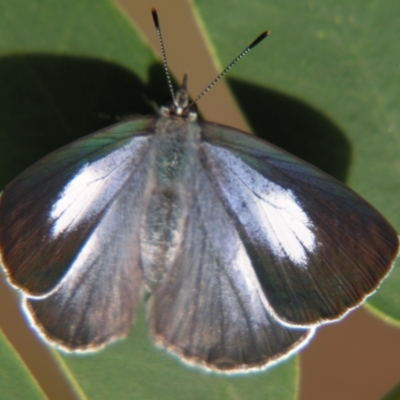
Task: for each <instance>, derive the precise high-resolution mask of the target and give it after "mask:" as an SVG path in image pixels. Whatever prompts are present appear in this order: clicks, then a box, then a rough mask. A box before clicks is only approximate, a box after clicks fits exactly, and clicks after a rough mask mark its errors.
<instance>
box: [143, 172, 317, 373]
mask: <svg viewBox="0 0 400 400" xmlns="http://www.w3.org/2000/svg"><path fill="white" fill-rule="evenodd" d="M194 168H195V170H196V173H195V175H193V177H192V180H191V184H190V186H188V187H187V188H186V191H187V193H186V194H187V198H188V202H187V203H188V204H189V205H190V207H189V209H188V212H187V213H186V218H185V223H184V225H183V227H182V230H183V232H182V237H183V240H182V241H181V244H180V247H179V249H178V250H177V251H176V257H175V259H174V262H173V263H172V265H171V267H170V268H169V270H168V272H167V273H166V275H165V277H164V279H163V281H162V282H161V283H160V285H159V286H158V287H157V288H156V289H155V290H154V293H153V294H152V296H151V300H150V303H149V318H150V324H151V329H152V333H153V335H154V337H155V340H156V341H157V342H158V343H160V344H162V345H164V346H165V347H167V348H168V349H170V350H172V351H173V352H175V353H177V354H179V355H180V356H181V357H182V358H183V359H184V360H185V361H187V362H190V363H197V364H201V365H203V366H205V367H207V368H211V369H216V370H223V371H240V370H246V369H251V368H258V367H262V366H265V365H267V364H268V363H270V362H271V361H274V360H276V359H278V358H279V357H281V356H282V355H283V354H286V353H288V352H289V351H290V350H291V349H294V348H296V347H298V346H299V345H300V344H301V343H302V342H304V341H305V340H306V339H307V337H308V336H309V335H310V334H311V331H309V330H306V329H296V328H289V327H287V326H284V325H282V324H281V323H280V322H279V321H277V320H276V319H275V318H274V317H273V316H272V315H271V312H270V306H269V304H268V301H267V300H266V297H265V295H264V293H263V291H262V288H261V286H260V285H259V282H258V279H257V276H256V274H255V271H254V269H253V266H252V260H251V259H250V258H249V255H248V253H247V252H246V247H245V244H244V243H243V242H242V238H241V237H240V236H239V234H238V230H237V227H236V226H235V223H234V221H233V220H232V219H231V217H230V216H229V214H228V213H227V210H226V209H225V207H224V204H223V203H222V201H221V198H220V197H219V196H218V193H217V191H216V190H215V187H214V186H213V182H212V181H211V180H210V179H209V177H208V175H207V174H206V173H204V171H203V170H202V166H201V164H199V165H198V166H194Z"/></svg>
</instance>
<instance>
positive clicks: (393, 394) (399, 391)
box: [381, 383, 400, 400]
mask: <svg viewBox="0 0 400 400" xmlns="http://www.w3.org/2000/svg"><path fill="white" fill-rule="evenodd" d="M399 399H400V383H398V384H397V385H396V386H395V387H394V388H393V389H392V390H391V391H390V392H389V393H387V394H386V395H385V396H383V397H382V399H381V400H399Z"/></svg>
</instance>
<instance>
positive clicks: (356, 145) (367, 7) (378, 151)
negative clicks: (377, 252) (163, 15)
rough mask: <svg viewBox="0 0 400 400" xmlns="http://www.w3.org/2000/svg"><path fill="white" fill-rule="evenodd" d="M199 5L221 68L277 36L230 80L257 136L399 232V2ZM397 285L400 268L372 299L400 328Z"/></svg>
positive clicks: (201, 0)
mask: <svg viewBox="0 0 400 400" xmlns="http://www.w3.org/2000/svg"><path fill="white" fill-rule="evenodd" d="M193 4H194V6H195V7H196V9H197V13H198V16H199V19H200V21H201V26H203V27H205V33H206V35H207V36H208V37H209V42H210V43H212V45H213V46H214V48H215V53H216V54H217V55H218V58H219V60H220V64H221V65H226V64H227V63H228V62H229V61H230V60H231V59H232V58H233V57H234V56H235V55H236V54H237V53H238V51H239V50H240V49H241V48H242V47H243V48H244V47H245V46H246V44H248V43H249V42H250V41H251V39H252V38H255V37H256V36H257V35H258V34H259V33H261V31H262V30H265V29H270V30H271V31H272V33H271V35H270V36H269V37H268V38H267V40H266V41H265V42H263V43H261V44H260V45H259V46H258V47H256V48H255V49H254V50H252V51H251V53H250V55H249V56H247V59H246V60H244V61H242V62H240V63H239V64H238V65H237V66H236V67H235V68H234V69H233V70H232V72H230V73H229V76H228V81H229V84H230V86H231V89H232V91H233V93H234V94H235V96H236V98H237V101H238V103H239V105H240V106H241V107H242V109H243V111H244V113H245V115H246V116H247V119H248V122H249V124H250V125H251V126H252V128H253V130H254V133H256V134H257V135H259V136H261V137H263V138H265V139H267V140H269V141H271V142H273V143H275V144H277V145H278V146H280V147H282V148H284V149H286V150H288V151H290V152H291V153H294V154H296V155H298V156H299V157H301V158H303V159H305V160H307V161H309V162H311V163H313V164H314V165H317V166H318V167H320V168H321V169H323V170H325V171H326V172H328V173H330V174H331V175H333V176H335V177H337V178H338V179H341V180H343V181H345V182H346V183H347V184H349V186H350V187H352V188H354V189H355V190H356V191H357V192H358V193H359V194H361V195H362V196H363V197H364V198H365V199H367V200H368V201H369V202H371V203H372V204H373V205H374V206H376V207H377V209H378V210H380V211H381V212H382V213H383V214H384V215H385V216H386V217H387V218H388V220H389V221H391V223H392V224H393V225H394V226H395V227H396V228H397V229H400V202H399V198H400V185H399V176H400V162H399V160H400V143H399V142H400V135H399V133H400V132H399V131H400V109H399V107H398V104H400V93H399V91H398V82H399V79H400V53H399V51H398V44H397V36H398V23H397V22H398V21H397V19H398V18H397V16H398V15H399V12H400V3H398V2H390V1H381V2H376V1H365V0H351V1H347V0H330V1H324V2H318V1H307V2H299V1H293V0H283V1H282V0H279V1H278V0H270V1H257V2H252V3H251V6H250V5H249V3H248V2H245V1H235V2H232V1H229V0H219V1H213V2H210V1H206V0H193ZM227 15H229V17H227ZM239 43H241V44H239ZM238 46H239V47H240V48H239V49H238ZM399 284H400V268H398V267H397V268H394V269H393V271H392V273H391V275H390V276H389V277H388V278H387V279H386V280H385V281H384V283H383V284H382V285H381V287H380V289H379V290H378V292H377V293H376V294H375V295H374V296H373V297H371V298H370V299H369V300H368V305H369V308H370V309H371V308H373V309H374V310H375V313H377V314H380V315H384V316H385V318H386V319H387V320H391V321H397V323H399V321H400V291H399V290H398V287H399Z"/></svg>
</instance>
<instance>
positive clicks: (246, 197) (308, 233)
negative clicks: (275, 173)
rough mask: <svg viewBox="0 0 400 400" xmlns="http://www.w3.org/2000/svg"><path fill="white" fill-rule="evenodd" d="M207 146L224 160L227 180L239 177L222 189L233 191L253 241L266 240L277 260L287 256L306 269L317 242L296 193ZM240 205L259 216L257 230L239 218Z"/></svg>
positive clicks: (226, 152)
mask: <svg viewBox="0 0 400 400" xmlns="http://www.w3.org/2000/svg"><path fill="white" fill-rule="evenodd" d="M207 147H208V149H209V150H210V151H211V153H213V154H214V155H215V156H217V157H218V158H219V159H220V160H221V162H222V163H223V165H224V167H225V168H224V169H225V173H227V174H228V177H230V176H232V173H233V174H234V175H235V177H236V179H235V181H236V182H234V181H233V180H230V184H231V185H232V187H230V188H222V190H223V191H225V189H227V192H228V193H229V194H231V193H233V192H234V194H235V195H234V196H232V195H228V196H227V201H228V202H229V203H230V204H231V205H232V207H233V209H234V210H236V211H237V212H238V214H239V215H238V217H239V219H240V220H241V221H243V222H244V227H245V229H246V230H250V231H251V232H252V234H253V237H254V239H257V238H258V239H259V240H260V241H265V239H264V240H263V239H262V238H263V237H266V238H267V242H268V246H269V247H270V249H271V251H272V252H273V253H274V254H275V255H276V256H277V257H281V258H282V257H288V258H289V259H290V260H291V261H292V262H294V263H296V264H297V265H299V266H306V264H307V252H314V251H315V249H316V246H317V241H316V237H315V234H314V233H313V231H312V227H313V224H312V221H311V220H310V219H309V218H308V216H307V214H306V213H305V212H304V211H303V209H302V207H301V204H300V203H299V201H298V199H297V198H296V195H295V194H294V193H293V191H292V190H290V189H285V188H283V187H282V186H279V185H278V184H276V183H274V182H271V181H270V180H268V179H266V178H265V177H264V176H262V175H261V174H260V173H259V172H257V171H256V170H254V169H252V168H251V167H249V166H248V165H247V164H246V163H244V162H243V161H242V160H241V159H240V158H239V157H236V156H235V155H233V154H232V153H231V152H230V151H229V150H226V149H223V148H219V147H216V146H212V145H207ZM237 178H238V179H239V181H240V182H239V185H238V182H237V180H238V179H237ZM235 183H236V186H235V187H233V185H235ZM249 192H250V193H249ZM241 204H246V206H247V207H249V211H250V213H251V214H252V215H253V216H254V217H256V219H257V220H258V221H257V222H258V224H257V227H255V226H250V227H249V225H254V221H252V222H251V221H250V220H248V221H247V220H246V218H247V217H246V216H242V215H240V214H241ZM246 222H247V224H246Z"/></svg>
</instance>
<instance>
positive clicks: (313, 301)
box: [202, 123, 398, 325]
mask: <svg viewBox="0 0 400 400" xmlns="http://www.w3.org/2000/svg"><path fill="white" fill-rule="evenodd" d="M202 129H203V139H204V145H203V156H202V162H203V165H204V168H205V170H206V171H208V174H209V179H210V180H211V181H212V182H213V184H214V187H215V190H217V192H218V195H219V197H220V199H221V201H222V202H223V203H224V206H225V208H226V209H227V210H228V213H229V215H230V216H231V218H232V220H234V221H235V227H236V229H237V230H238V232H239V235H240V237H241V240H242V242H243V243H244V246H245V248H246V251H247V252H248V254H249V255H250V258H251V261H252V265H253V268H254V271H255V272H256V275H257V278H258V280H259V282H260V284H261V286H262V288H263V291H264V293H265V296H266V298H267V299H268V302H269V303H270V304H271V306H272V308H273V310H274V312H275V313H276V317H277V318H280V319H282V320H284V321H286V322H287V323H290V324H294V325H296V324H298V325H311V324H315V323H320V322H323V321H324V320H331V319H335V318H337V317H339V316H340V315H342V314H344V313H345V312H346V311H347V310H348V309H349V308H351V307H354V306H356V305H357V304H359V303H360V302H361V301H362V300H363V299H364V298H365V296H366V295H367V294H369V293H371V292H372V291H373V290H374V289H375V288H376V286H377V285H378V283H379V281H380V280H381V279H382V278H383V276H384V275H385V274H386V273H387V272H388V271H389V269H390V267H391V265H392V263H393V262H394V259H395V257H396V255H397V252H398V237H397V233H396V232H395V231H394V229H393V228H392V227H391V226H390V225H389V223H388V222H387V221H386V220H385V219H384V218H383V217H382V215H381V214H380V213H379V212H378V211H376V210H375V209H374V208H373V207H372V206H371V205H369V204H368V203H367V202H366V201H365V200H363V199H362V198H361V197H360V196H358V195H357V194H355V193H354V192H353V191H352V190H351V189H349V188H348V187H346V186H344V185H343V184H342V183H340V182H339V181H336V180H335V179H334V178H332V177H330V176H328V175H326V174H325V173H323V172H321V171H319V170H318V169H317V168H315V167H313V166H311V165H309V164H307V163H305V162H304V161H301V160H299V159H297V158H296V157H294V156H291V155H289V154H288V153H286V152H284V151H282V150H280V149H277V148H276V147H274V146H272V145H270V144H268V143H266V142H264V141H262V140H260V139H257V138H256V137H254V136H252V135H249V134H245V133H243V132H240V131H237V130H234V129H232V128H227V127H223V126H221V125H217V124H210V123H204V124H202Z"/></svg>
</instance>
